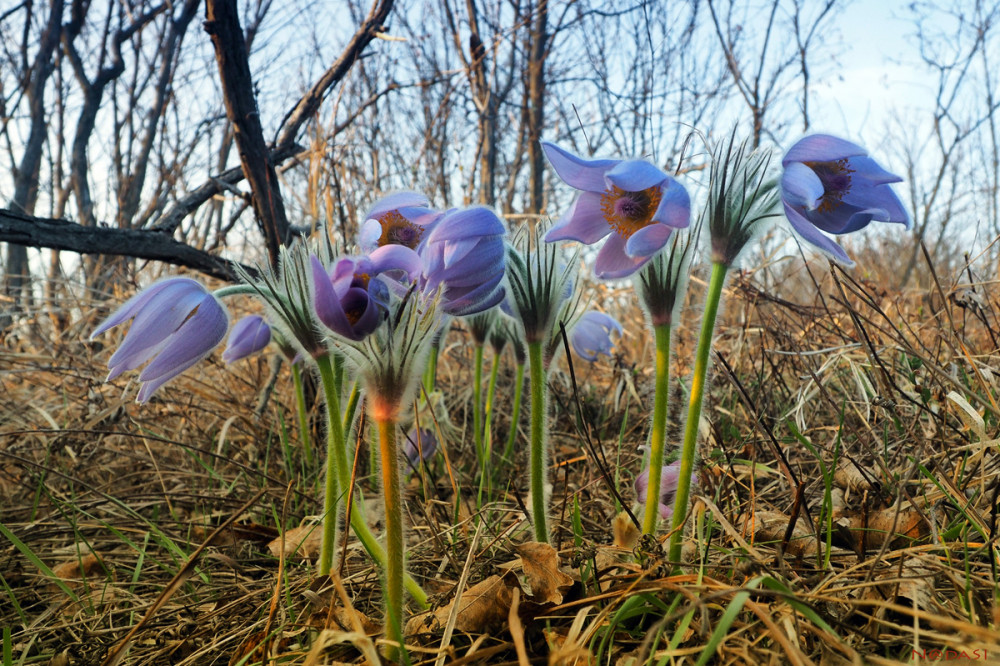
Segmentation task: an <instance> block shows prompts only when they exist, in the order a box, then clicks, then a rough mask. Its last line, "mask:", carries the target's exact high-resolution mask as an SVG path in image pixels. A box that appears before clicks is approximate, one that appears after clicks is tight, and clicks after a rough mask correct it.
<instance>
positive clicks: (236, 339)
mask: <svg viewBox="0 0 1000 666" xmlns="http://www.w3.org/2000/svg"><path fill="white" fill-rule="evenodd" d="M269 342H271V327H270V326H268V325H267V322H266V321H264V318H263V317H261V316H260V315H247V316H246V317H243V319H240V320H239V321H238V322H236V323H235V324H234V325H233V330H232V331H230V332H229V342H228V343H226V351H224V352H222V360H223V361H225V362H226V363H232V362H233V361H239V360H240V359H243V358H246V357H247V356H252V355H253V354H256V353H257V352H259V351H260V350H261V349H263V348H264V347H266V346H267V345H268V343H269Z"/></svg>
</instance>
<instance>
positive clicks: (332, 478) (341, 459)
mask: <svg viewBox="0 0 1000 666" xmlns="http://www.w3.org/2000/svg"><path fill="white" fill-rule="evenodd" d="M316 365H317V367H318V368H319V375H320V383H322V384H323V394H324V397H325V398H326V417H327V418H326V490H325V493H324V497H323V542H322V545H321V546H320V551H319V573H320V575H321V576H325V575H327V574H329V573H330V570H331V569H332V568H333V554H334V552H336V550H337V532H338V530H337V524H338V523H339V522H340V496H341V489H340V478H341V470H344V469H349V467H348V465H347V452H346V451H345V448H344V424H343V422H342V421H341V420H340V418H341V417H340V396H339V392H338V391H337V387H336V380H335V379H334V374H335V373H334V369H333V362H332V361H331V360H330V356H329V355H324V356H320V357H319V358H317V359H316Z"/></svg>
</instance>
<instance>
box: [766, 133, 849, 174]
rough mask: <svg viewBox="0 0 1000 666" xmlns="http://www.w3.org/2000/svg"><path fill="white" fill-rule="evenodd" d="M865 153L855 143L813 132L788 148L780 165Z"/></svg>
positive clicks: (823, 160) (830, 160)
mask: <svg viewBox="0 0 1000 666" xmlns="http://www.w3.org/2000/svg"><path fill="white" fill-rule="evenodd" d="M867 154H868V151H867V150H865V149H864V148H862V147H861V146H859V145H858V144H856V143H851V142H850V141H845V140H844V139H840V138H837V137H835V136H830V135H829V134H813V135H812V136H807V137H805V138H804V139H800V140H799V141H798V143H796V144H795V145H794V146H792V147H791V148H789V149H788V152H787V153H785V157H784V159H782V160H781V166H783V167H787V166H788V165H789V164H791V163H792V162H833V161H835V160H842V159H844V158H845V157H855V156H857V155H867Z"/></svg>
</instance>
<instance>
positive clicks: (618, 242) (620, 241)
mask: <svg viewBox="0 0 1000 666" xmlns="http://www.w3.org/2000/svg"><path fill="white" fill-rule="evenodd" d="M647 261H649V257H630V256H629V255H628V254H627V253H626V252H625V239H624V238H623V237H622V236H620V235H619V234H611V236H609V237H608V240H607V242H605V243H604V247H602V248H601V251H600V252H598V253H597V260H596V261H595V262H594V274H595V275H596V276H597V277H599V278H601V279H602V280H614V279H617V278H623V277H628V276H629V275H631V274H632V273H635V272H636V271H637V270H639V269H640V268H642V265H643V264H645V263H646V262H647Z"/></svg>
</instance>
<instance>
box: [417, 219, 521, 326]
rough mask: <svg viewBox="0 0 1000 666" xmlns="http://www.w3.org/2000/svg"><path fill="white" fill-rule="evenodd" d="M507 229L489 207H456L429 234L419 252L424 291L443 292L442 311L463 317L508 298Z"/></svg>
mask: <svg viewBox="0 0 1000 666" xmlns="http://www.w3.org/2000/svg"><path fill="white" fill-rule="evenodd" d="M506 233H507V230H506V228H505V227H504V224H503V222H501V221H500V218H499V217H497V215H496V213H494V212H493V211H492V210H490V209H489V208H485V207H483V206H473V207H471V208H461V209H452V210H450V211H448V212H447V213H445V214H444V215H443V216H442V217H441V219H440V220H438V222H437V224H436V225H435V226H434V230H433V231H431V232H430V234H429V235H428V236H427V239H426V241H425V243H424V246H423V247H422V248H421V250H420V256H421V257H422V258H423V260H424V271H423V276H422V278H421V289H422V290H423V292H424V293H427V294H432V293H434V292H435V291H436V290H438V289H440V290H441V310H442V311H443V312H445V313H446V314H449V315H452V316H455V317H462V316H465V315H471V314H476V313H477V312H483V311H484V310H488V309H489V308H491V307H493V306H494V305H496V304H497V303H499V302H500V301H502V300H503V297H504V289H503V284H502V282H503V277H504V257H505V254H506V244H505V243H504V236H505V235H506Z"/></svg>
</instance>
